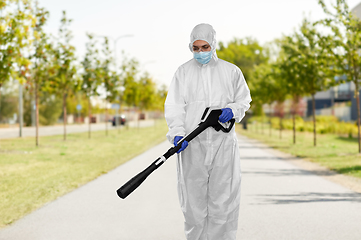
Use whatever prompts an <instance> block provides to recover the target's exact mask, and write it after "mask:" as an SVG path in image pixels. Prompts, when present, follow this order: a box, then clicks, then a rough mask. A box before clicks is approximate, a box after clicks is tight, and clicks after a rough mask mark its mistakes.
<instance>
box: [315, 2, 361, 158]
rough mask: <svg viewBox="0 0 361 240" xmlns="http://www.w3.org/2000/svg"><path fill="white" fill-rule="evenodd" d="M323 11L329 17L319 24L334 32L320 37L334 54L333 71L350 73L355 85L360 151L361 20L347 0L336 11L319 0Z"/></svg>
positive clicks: (339, 73) (339, 3)
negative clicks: (350, 8) (332, 10)
mask: <svg viewBox="0 0 361 240" xmlns="http://www.w3.org/2000/svg"><path fill="white" fill-rule="evenodd" d="M318 3H319V4H320V5H321V7H322V9H323V10H324V12H325V13H326V14H327V15H328V16H329V18H326V19H323V20H321V21H319V22H317V23H316V24H322V25H323V26H326V27H328V28H329V29H331V31H332V33H333V34H332V35H327V36H321V37H320V38H321V40H322V42H321V43H322V45H323V46H324V47H325V49H326V50H327V51H328V53H329V54H332V55H333V56H334V57H335V66H333V68H332V69H333V71H334V73H335V74H336V75H342V74H346V75H347V81H349V82H353V83H354V84H355V96H356V102H357V127H358V145H359V153H361V132H360V121H361V114H360V96H359V90H360V77H361V71H360V66H361V58H360V49H361V20H360V19H359V18H357V17H356V16H355V15H354V14H353V13H352V12H351V11H350V10H349V7H348V5H347V3H346V1H345V0H337V2H336V6H334V10H335V12H334V13H332V12H331V11H330V10H328V8H327V6H326V4H325V2H324V1H323V0H319V1H318Z"/></svg>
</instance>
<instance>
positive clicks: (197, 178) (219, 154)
mask: <svg viewBox="0 0 361 240" xmlns="http://www.w3.org/2000/svg"><path fill="white" fill-rule="evenodd" d="M196 40H203V41H206V42H207V43H209V45H210V46H211V51H212V59H211V60H210V61H209V63H208V64H201V63H199V62H197V61H196V60H195V59H194V58H193V59H192V60H190V61H188V62H186V63H185V64H183V65H182V66H180V67H179V68H178V70H177V71H176V73H175V75H174V78H173V80H172V83H171V85H170V88H169V91H168V95H167V99H166V101H165V118H166V120H167V124H168V127H169V132H168V133H167V138H168V140H169V141H170V142H171V143H173V140H174V137H175V136H185V135H187V134H188V133H190V132H191V131H192V130H194V129H195V128H196V127H197V125H198V123H199V122H200V119H201V117H202V114H203V112H204V110H205V109H206V107H210V106H213V107H214V106H216V107H219V108H231V109H232V112H233V114H234V118H235V119H236V122H239V121H241V119H242V118H243V117H244V116H245V112H246V111H247V110H248V109H249V107H250V102H251V96H250V91H249V88H248V86H247V84H246V82H245V79H244V77H243V74H242V72H241V70H240V69H239V68H238V67H237V66H235V65H233V64H231V63H229V62H226V61H223V60H221V59H218V57H217V54H216V33H215V31H214V30H213V27H212V26H211V25H209V24H199V25H197V26H196V27H195V28H194V29H193V31H192V33H191V41H190V45H189V47H190V49H191V51H192V46H193V43H194V42H195V41H196ZM177 174H178V194H179V201H180V205H181V209H182V211H183V214H184V218H185V227H184V230H185V235H186V237H187V239H188V240H230V239H236V232H237V226H238V214H239V204H240V192H241V189H240V187H241V169H240V154H239V149H238V144H237V138H236V133H235V131H234V128H233V129H232V130H231V132H229V133H224V132H222V131H219V132H217V131H215V130H214V129H213V128H208V129H206V130H205V131H204V132H202V133H201V134H199V135H198V136H197V137H196V138H194V139H193V140H192V142H190V143H189V146H188V147H187V148H186V149H185V150H184V151H183V152H181V153H180V154H178V159H177Z"/></svg>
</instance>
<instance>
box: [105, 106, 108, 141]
mask: <svg viewBox="0 0 361 240" xmlns="http://www.w3.org/2000/svg"><path fill="white" fill-rule="evenodd" d="M105 135H106V136H108V108H107V101H106V100H105Z"/></svg>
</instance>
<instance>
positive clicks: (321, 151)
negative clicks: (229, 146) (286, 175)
mask: <svg viewBox="0 0 361 240" xmlns="http://www.w3.org/2000/svg"><path fill="white" fill-rule="evenodd" d="M237 132H239V133H240V134H242V135H244V136H247V137H249V138H253V139H257V140H259V141H261V142H263V143H265V144H267V145H269V146H271V147H273V148H275V149H278V150H280V151H283V152H286V153H290V154H292V155H294V156H297V157H301V158H305V159H307V160H310V161H312V162H315V163H318V164H320V165H322V166H325V167H327V168H329V169H331V170H334V171H336V172H339V173H342V174H346V175H349V176H353V177H357V178H361V155H360V154H358V142H357V139H355V138H352V139H351V138H347V137H341V136H338V135H335V134H317V146H316V147H314V146H313V133H310V132H296V144H293V133H292V131H290V130H283V131H282V138H281V139H280V137H279V130H275V129H272V132H271V134H272V135H271V136H270V135H269V128H266V127H265V129H264V131H263V134H262V130H261V127H260V126H258V129H257V130H256V129H255V126H252V125H249V127H248V130H247V131H246V130H243V129H241V126H240V125H237Z"/></svg>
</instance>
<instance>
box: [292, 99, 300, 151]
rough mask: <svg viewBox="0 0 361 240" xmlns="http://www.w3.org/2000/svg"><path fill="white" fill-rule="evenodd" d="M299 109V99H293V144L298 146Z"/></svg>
mask: <svg viewBox="0 0 361 240" xmlns="http://www.w3.org/2000/svg"><path fill="white" fill-rule="evenodd" d="M297 109H298V97H297V96H294V97H293V106H292V110H291V111H292V122H293V144H296V113H297Z"/></svg>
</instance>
